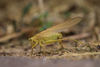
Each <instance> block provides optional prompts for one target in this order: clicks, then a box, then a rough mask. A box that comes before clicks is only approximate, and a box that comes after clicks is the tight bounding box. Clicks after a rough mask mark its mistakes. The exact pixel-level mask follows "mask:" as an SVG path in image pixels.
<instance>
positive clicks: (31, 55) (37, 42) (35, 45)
mask: <svg viewBox="0 0 100 67" xmlns="http://www.w3.org/2000/svg"><path fill="white" fill-rule="evenodd" d="M37 44H38V41H36V43H35V45H33V44H32V48H31V56H32V54H33V48H34V47H35V46H36V45H37Z"/></svg>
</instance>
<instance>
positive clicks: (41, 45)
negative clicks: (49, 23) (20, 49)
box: [39, 42, 45, 54]
mask: <svg viewBox="0 0 100 67" xmlns="http://www.w3.org/2000/svg"><path fill="white" fill-rule="evenodd" d="M39 45H40V47H42V48H43V53H44V54H45V50H44V46H43V45H42V44H41V42H39Z"/></svg>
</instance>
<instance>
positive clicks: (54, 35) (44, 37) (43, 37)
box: [38, 32, 62, 41]
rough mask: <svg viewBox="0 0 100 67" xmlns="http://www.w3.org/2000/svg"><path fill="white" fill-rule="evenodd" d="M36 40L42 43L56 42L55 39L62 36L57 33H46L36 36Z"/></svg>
mask: <svg viewBox="0 0 100 67" xmlns="http://www.w3.org/2000/svg"><path fill="white" fill-rule="evenodd" d="M38 38H39V39H40V40H43V41H48V40H56V39H61V38H62V34H61V33H58V32H47V33H44V34H41V35H38Z"/></svg>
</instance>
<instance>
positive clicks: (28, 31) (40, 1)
mask: <svg viewBox="0 0 100 67" xmlns="http://www.w3.org/2000/svg"><path fill="white" fill-rule="evenodd" d="M99 7H100V0H0V56H5V55H8V56H29V54H30V51H31V45H30V43H29V41H28V38H30V37H32V36H34V35H35V34H37V33H39V32H41V31H43V30H45V29H47V28H49V27H51V26H54V25H57V24H59V23H63V22H64V21H66V20H67V19H68V18H75V17H82V21H81V22H80V23H79V24H77V25H76V26H74V27H72V28H70V29H66V30H64V31H62V32H61V33H62V34H63V37H64V38H67V37H71V38H73V39H77V40H79V41H82V42H83V43H87V44H90V45H94V46H96V47H97V46H98V45H99V44H100V43H99V41H100V9H99ZM67 44H69V45H70V44H74V43H73V42H72V41H71V42H69V41H67ZM64 46H65V47H67V46H66V40H65V41H64ZM48 47H49V48H48ZM52 47H53V48H54V49H55V48H57V49H58V48H60V45H53V46H52V44H51V45H47V46H45V48H46V51H47V49H50V50H53V49H52ZM73 47H75V45H74V46H73ZM36 48H37V49H36ZM36 48H35V49H34V51H35V53H36V52H38V51H39V47H36ZM97 48H100V47H97ZM97 48H96V49H97ZM94 51H96V50H94ZM97 51H99V49H98V50H97Z"/></svg>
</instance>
